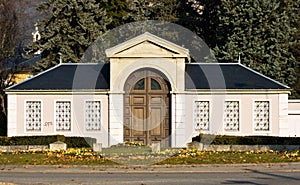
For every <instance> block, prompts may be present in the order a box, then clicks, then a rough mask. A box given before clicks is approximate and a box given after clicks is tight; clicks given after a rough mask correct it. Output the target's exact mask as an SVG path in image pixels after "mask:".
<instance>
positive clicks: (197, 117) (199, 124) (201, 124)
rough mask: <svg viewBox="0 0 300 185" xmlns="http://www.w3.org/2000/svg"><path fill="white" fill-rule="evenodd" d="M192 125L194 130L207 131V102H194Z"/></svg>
mask: <svg viewBox="0 0 300 185" xmlns="http://www.w3.org/2000/svg"><path fill="white" fill-rule="evenodd" d="M194 125H195V129H196V130H209V101H195V102H194Z"/></svg>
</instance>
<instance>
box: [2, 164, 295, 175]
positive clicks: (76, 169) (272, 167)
mask: <svg viewBox="0 0 300 185" xmlns="http://www.w3.org/2000/svg"><path fill="white" fill-rule="evenodd" d="M251 171H261V172H299V173H300V162H299V163H297V162H295V163H262V164H203V165H149V166H124V165H108V166H105V165H99V166H97V165H91V166H88V165H0V173H12V172H13V173H37V172H42V173H75V174H76V173H78V174H80V173H81V174H86V173H88V174H90V173H212V172H213V173H230V172H231V173H233V172H245V173H246V172H251Z"/></svg>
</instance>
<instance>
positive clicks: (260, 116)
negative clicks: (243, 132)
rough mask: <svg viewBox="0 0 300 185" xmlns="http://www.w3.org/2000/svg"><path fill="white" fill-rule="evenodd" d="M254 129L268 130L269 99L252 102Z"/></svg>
mask: <svg viewBox="0 0 300 185" xmlns="http://www.w3.org/2000/svg"><path fill="white" fill-rule="evenodd" d="M254 130H255V131H269V130H270V103H269V101H255V102H254Z"/></svg>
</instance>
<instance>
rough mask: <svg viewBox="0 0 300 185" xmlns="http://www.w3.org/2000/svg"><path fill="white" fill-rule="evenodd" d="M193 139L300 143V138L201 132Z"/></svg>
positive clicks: (218, 143)
mask: <svg viewBox="0 0 300 185" xmlns="http://www.w3.org/2000/svg"><path fill="white" fill-rule="evenodd" d="M193 141H198V142H201V143H204V144H214V145H299V143H300V138H299V137H275V136H227V135H211V134H200V135H199V136H197V137H194V138H193Z"/></svg>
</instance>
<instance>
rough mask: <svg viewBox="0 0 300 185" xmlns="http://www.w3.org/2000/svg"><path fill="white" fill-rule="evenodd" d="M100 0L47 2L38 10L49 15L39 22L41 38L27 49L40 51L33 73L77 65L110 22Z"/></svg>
mask: <svg viewBox="0 0 300 185" xmlns="http://www.w3.org/2000/svg"><path fill="white" fill-rule="evenodd" d="M104 5H105V4H104V1H102V0H76V1H73V0H48V1H46V2H44V3H42V4H41V5H40V7H39V10H40V11H44V12H48V13H49V14H50V16H49V17H47V18H46V19H45V20H43V22H42V29H43V30H42V31H41V36H42V39H41V40H40V41H38V42H36V43H33V45H32V46H31V48H30V49H31V50H32V51H36V50H38V49H40V50H42V52H43V53H42V56H43V60H42V61H41V62H40V63H39V64H38V65H37V66H36V72H39V71H43V70H45V69H47V68H49V67H52V66H54V65H55V64H58V63H59V62H60V60H61V61H62V62H65V63H74V62H75V63H76V62H80V58H81V56H82V54H83V53H84V51H85V50H86V49H87V48H88V47H89V45H90V44H91V42H93V41H94V40H95V39H97V38H98V37H99V35H101V34H102V33H103V32H105V31H106V30H107V26H108V25H109V24H110V23H111V19H110V18H109V17H108V16H107V14H106V10H105V9H104V8H102V7H103V6H104Z"/></svg>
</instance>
